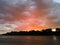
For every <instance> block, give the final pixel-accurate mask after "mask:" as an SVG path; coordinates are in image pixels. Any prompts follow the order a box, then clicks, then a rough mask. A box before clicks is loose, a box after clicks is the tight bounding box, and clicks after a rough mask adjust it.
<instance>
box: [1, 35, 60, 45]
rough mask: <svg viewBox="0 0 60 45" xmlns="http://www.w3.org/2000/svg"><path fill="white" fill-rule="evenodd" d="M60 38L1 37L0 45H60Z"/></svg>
mask: <svg viewBox="0 0 60 45" xmlns="http://www.w3.org/2000/svg"><path fill="white" fill-rule="evenodd" d="M59 44H60V36H0V45H59Z"/></svg>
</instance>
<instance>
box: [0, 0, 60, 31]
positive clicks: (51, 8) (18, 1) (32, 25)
mask: <svg viewBox="0 0 60 45" xmlns="http://www.w3.org/2000/svg"><path fill="white" fill-rule="evenodd" d="M8 22H9V23H8ZM11 23H12V25H13V24H14V25H16V26H18V29H19V30H30V29H45V28H57V27H60V24H59V23H60V4H59V3H55V2H54V1H53V0H0V24H1V25H5V24H9V25H10V26H12V25H11ZM9 28H10V29H12V28H11V27H9ZM15 28H17V27H15ZM5 31H6V30H5Z"/></svg>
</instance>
